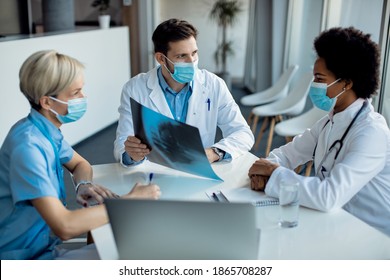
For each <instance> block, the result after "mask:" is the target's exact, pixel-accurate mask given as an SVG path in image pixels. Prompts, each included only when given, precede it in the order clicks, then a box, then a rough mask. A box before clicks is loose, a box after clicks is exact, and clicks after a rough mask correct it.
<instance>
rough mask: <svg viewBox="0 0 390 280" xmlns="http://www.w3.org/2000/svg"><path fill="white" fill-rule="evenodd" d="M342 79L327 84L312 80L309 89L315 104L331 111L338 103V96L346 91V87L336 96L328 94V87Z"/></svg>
mask: <svg viewBox="0 0 390 280" xmlns="http://www.w3.org/2000/svg"><path fill="white" fill-rule="evenodd" d="M339 80H340V79H337V80H336V81H334V82H333V83H331V84H329V85H327V84H326V83H316V82H312V84H311V86H310V90H309V96H310V99H311V102H313V104H314V106H316V107H317V108H318V109H321V110H324V111H327V112H330V111H331V110H332V109H333V107H334V106H335V105H336V100H337V97H339V96H340V95H341V94H343V93H344V92H345V89H344V90H343V91H342V92H340V93H339V94H338V95H337V96H335V97H334V98H330V97H328V96H327V95H326V91H327V88H328V87H330V86H332V85H334V84H335V83H337V82H338V81H339Z"/></svg>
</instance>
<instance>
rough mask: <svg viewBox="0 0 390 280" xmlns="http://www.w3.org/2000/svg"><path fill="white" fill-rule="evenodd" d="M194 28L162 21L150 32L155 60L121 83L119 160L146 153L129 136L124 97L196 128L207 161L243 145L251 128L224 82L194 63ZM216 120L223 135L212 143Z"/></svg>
mask: <svg viewBox="0 0 390 280" xmlns="http://www.w3.org/2000/svg"><path fill="white" fill-rule="evenodd" d="M197 34H198V32H197V30H196V29H195V27H194V26H192V25H191V24H190V23H188V22H187V21H184V20H178V19H169V20H167V21H164V22H163V23H161V24H160V25H159V26H157V28H156V30H155V31H154V33H153V36H152V40H153V43H154V51H155V55H154V56H155V59H156V60H157V62H158V63H159V66H157V67H156V68H154V69H152V70H151V71H149V72H148V73H141V74H139V75H137V76H135V77H133V78H132V79H130V80H129V81H128V82H127V83H126V84H125V85H124V87H123V90H122V96H121V104H120V106H119V109H118V111H119V113H120V117H119V123H118V128H117V132H116V140H115V142H114V156H115V158H116V159H117V160H118V161H120V162H121V163H122V164H123V165H124V166H129V165H133V164H138V163H141V162H142V161H143V160H144V159H145V157H146V156H147V155H148V154H149V153H150V150H149V149H148V148H147V146H146V145H145V144H144V143H142V142H141V140H140V139H138V138H136V137H135V136H134V130H133V120H132V113H131V106H130V97H131V98H133V99H134V100H136V101H137V102H139V103H141V104H142V105H144V106H146V107H148V108H150V109H152V110H154V111H156V112H159V113H161V114H163V115H165V116H168V117H170V118H172V119H175V120H177V121H180V122H184V123H187V124H189V125H192V126H195V127H197V128H198V129H199V132H200V136H201V139H202V143H203V147H204V148H205V152H206V155H207V158H208V160H209V162H210V163H211V162H215V161H221V160H223V159H234V158H236V157H238V156H240V155H241V154H243V153H244V152H247V151H249V150H250V149H251V148H252V146H253V144H254V137H253V134H252V132H251V130H250V128H249V126H248V124H247V123H246V121H245V119H244V117H243V116H242V114H241V112H240V109H239V107H238V105H237V104H236V102H235V101H234V99H233V97H232V95H231V93H230V92H229V90H228V88H227V86H226V84H225V82H224V81H223V80H222V79H221V78H219V77H218V76H216V75H215V74H212V73H210V72H208V71H206V70H200V69H198V67H197V66H198V62H199V58H198V46H197V43H196V37H197ZM217 126H218V127H219V128H220V129H221V131H222V135H223V139H221V140H220V141H219V142H217V143H215V136H216V131H217Z"/></svg>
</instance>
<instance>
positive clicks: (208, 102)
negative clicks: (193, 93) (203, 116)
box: [206, 98, 211, 111]
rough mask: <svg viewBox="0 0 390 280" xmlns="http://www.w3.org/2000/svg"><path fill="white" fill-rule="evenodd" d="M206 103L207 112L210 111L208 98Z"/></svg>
mask: <svg viewBox="0 0 390 280" xmlns="http://www.w3.org/2000/svg"><path fill="white" fill-rule="evenodd" d="M206 103H207V110H208V111H210V103H211V101H210V98H207V101H206Z"/></svg>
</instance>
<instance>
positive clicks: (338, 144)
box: [313, 100, 368, 178]
mask: <svg viewBox="0 0 390 280" xmlns="http://www.w3.org/2000/svg"><path fill="white" fill-rule="evenodd" d="M367 106H368V101H367V100H365V101H364V103H363V105H362V107H361V108H360V109H359V111H358V112H357V114H356V115H355V117H354V118H353V119H352V121H351V123H350V124H349V126H348V127H347V129H346V130H345V132H344V134H343V136H342V137H341V138H340V139H338V140H336V141H334V142H333V144H332V145H331V146H330V148H329V150H328V152H327V153H326V154H325V156H324V157H323V159H322V160H321V162H320V164H319V165H318V168H317V170H316V174H320V172H321V175H322V177H323V178H324V177H325V176H324V174H323V172H324V171H326V169H325V167H324V166H323V163H324V162H325V161H326V160H327V158H328V157H329V155H330V154H331V153H332V151H333V150H334V149H337V151H336V154H335V156H334V161H336V159H337V157H338V156H339V153H340V151H341V149H342V148H343V144H344V139H345V137H346V136H347V134H348V132H349V130H350V129H351V127H352V125H353V124H354V123H355V121H356V119H357V118H358V117H359V115H360V114H361V113H362V112H363V110H364V109H365V108H366V107H367ZM329 121H330V120H328V121H327V122H326V123H325V125H324V127H323V128H322V129H324V128H325V127H326V126H327V124H328V123H329ZM317 144H318V143H317ZM317 144H316V146H315V148H314V152H313V160H314V155H315V153H316V150H317Z"/></svg>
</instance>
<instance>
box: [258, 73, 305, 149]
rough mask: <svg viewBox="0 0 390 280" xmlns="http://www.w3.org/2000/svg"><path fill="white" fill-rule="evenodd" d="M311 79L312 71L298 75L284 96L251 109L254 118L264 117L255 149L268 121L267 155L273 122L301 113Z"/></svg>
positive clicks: (272, 131)
mask: <svg viewBox="0 0 390 280" xmlns="http://www.w3.org/2000/svg"><path fill="white" fill-rule="evenodd" d="M312 80H313V73H311V72H310V73H309V72H308V73H305V74H303V75H302V76H301V77H300V79H299V80H298V81H297V83H296V85H295V86H294V88H292V89H291V90H290V91H289V93H288V94H287V96H286V97H285V98H281V99H279V100H277V101H275V102H272V103H270V104H266V105H261V106H257V107H255V108H253V109H252V114H253V115H254V118H255V119H258V118H259V117H264V121H263V124H262V126H261V128H260V131H259V133H258V136H257V137H256V143H255V147H256V149H257V148H258V146H259V143H260V141H261V138H262V136H263V134H264V132H265V130H266V128H267V126H268V123H270V126H269V135H268V142H267V146H266V152H265V156H268V154H269V152H270V150H271V144H272V139H273V134H274V128H275V124H276V122H280V121H281V120H282V115H288V116H297V115H299V114H300V113H302V111H303V109H304V107H305V104H306V99H307V95H308V93H309V88H310V85H311V82H312Z"/></svg>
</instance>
